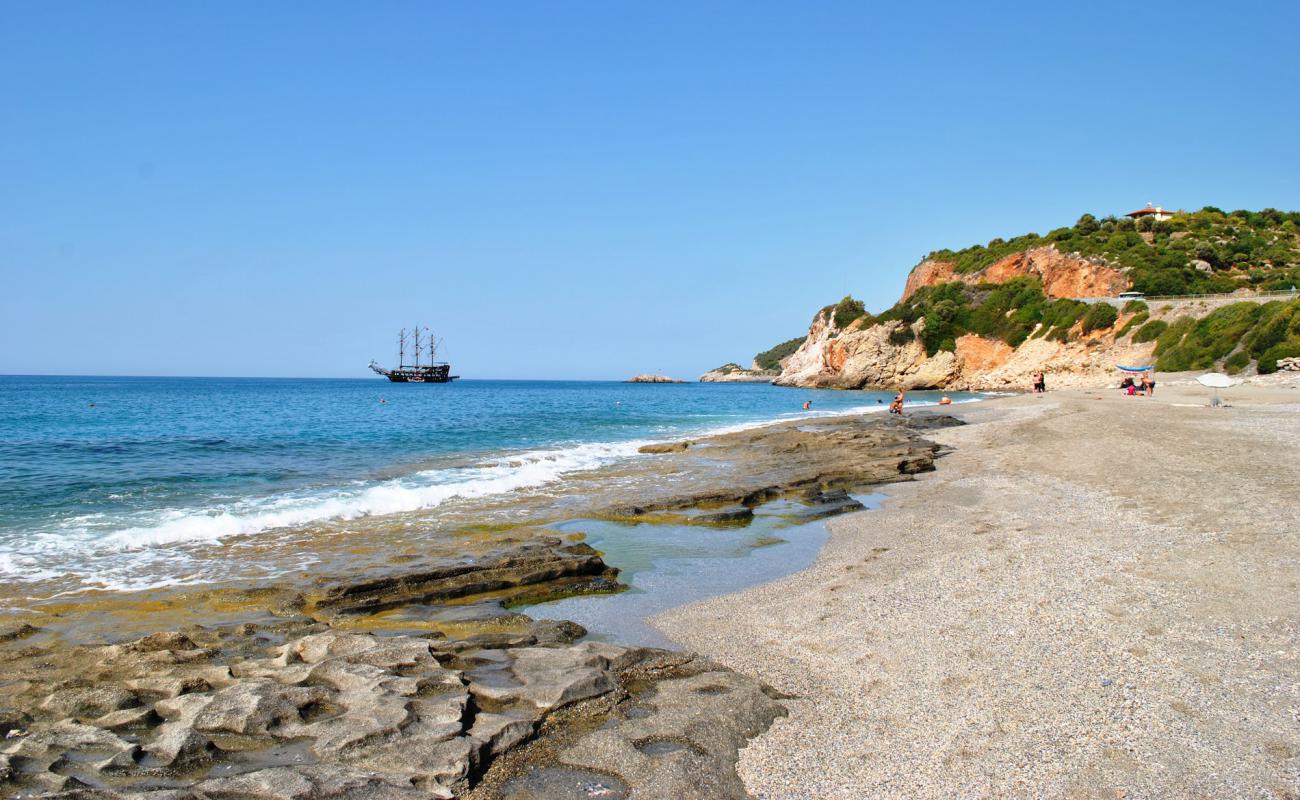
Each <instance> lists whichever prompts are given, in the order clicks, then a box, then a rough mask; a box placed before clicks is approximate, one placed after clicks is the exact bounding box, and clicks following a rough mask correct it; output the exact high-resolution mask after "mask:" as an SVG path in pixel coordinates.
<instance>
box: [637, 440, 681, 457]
mask: <svg viewBox="0 0 1300 800" xmlns="http://www.w3.org/2000/svg"><path fill="white" fill-rule="evenodd" d="M690 446H691V443H690V442H657V443H655V444H647V445H642V446H641V447H638V448H637V452H638V453H646V454H650V455H655V454H662V453H680V452H682V451H683V450H685V449H686V448H688V447H690Z"/></svg>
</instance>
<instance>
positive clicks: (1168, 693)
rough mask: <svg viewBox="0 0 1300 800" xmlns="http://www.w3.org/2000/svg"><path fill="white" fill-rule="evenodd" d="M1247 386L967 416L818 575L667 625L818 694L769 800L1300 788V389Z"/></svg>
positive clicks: (788, 736)
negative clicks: (1296, 519) (934, 458)
mask: <svg viewBox="0 0 1300 800" xmlns="http://www.w3.org/2000/svg"><path fill="white" fill-rule="evenodd" d="M1223 394H1224V395H1225V400H1227V401H1228V402H1230V403H1231V404H1232V405H1233V407H1230V408H1224V409H1210V408H1206V407H1205V405H1206V402H1207V400H1208V397H1209V393H1208V392H1207V390H1205V389H1203V388H1202V387H1187V386H1177V385H1175V386H1169V385H1167V384H1166V385H1164V388H1162V390H1161V392H1160V393H1159V395H1158V396H1157V397H1155V398H1149V399H1148V398H1130V397H1121V396H1117V394H1116V393H1115V392H1112V391H1108V390H1105V389H1093V390H1071V391H1064V392H1053V393H1049V394H1048V395H1047V396H1046V397H1043V398H1036V397H1033V396H1017V397H1008V398H1000V399H995V400H989V401H985V402H983V403H980V404H978V405H974V406H968V407H965V408H963V409H960V410H955V411H954V414H956V415H957V416H960V417H963V418H965V419H966V420H967V421H969V422H971V423H974V424H971V425H968V426H966V427H962V428H954V429H947V430H943V431H937V432H935V433H933V434H932V435H931V436H930V438H932V439H933V440H935V441H937V442H939V443H940V444H943V445H947V446H952V447H954V448H955V451H954V452H953V453H952V454H950V455H949V456H948V457H946V458H945V459H944V460H943V462H942V463H941V464H940V466H939V467H938V471H937V472H933V473H929V474H927V475H925V476H923V477H922V478H921V480H920V481H918V482H913V483H903V484H895V485H892V486H891V487H889V489H888V492H887V493H888V495H889V499H888V500H887V501H886V502H885V504H884V507H883V508H882V509H880V510H876V511H872V512H871V513H869V514H866V513H864V514H854V515H850V516H847V517H842V518H839V519H836V520H832V521H831V523H830V525H829V527H830V531H831V537H830V540H829V541H828V543H827V544H826V546H825V547H824V548H823V550H822V552H821V554H820V555H819V556H818V558H817V561H816V562H815V563H814V564H813V565H812V566H811V567H809V568H808V569H805V570H803V571H801V572H798V573H794V574H792V575H790V576H787V577H786V578H783V579H780V580H777V581H774V582H772V583H768V584H764V585H761V586H758V587H754V588H751V589H748V590H745V591H743V592H740V593H737V594H733V595H727V596H724V597H718V598H713V599H711V600H706V601H703V602H699V603H695V604H692V605H689V606H685V607H682V608H678V609H674V610H671V611H668V612H664V613H662V614H660V615H658V616H656V617H655V618H653V619H652V620H651V622H652V624H655V625H656V626H657V627H659V628H660V630H662V631H664V633H665V634H666V635H667V636H669V638H670V639H672V640H673V641H675V642H677V643H679V644H680V645H681V646H683V647H687V648H691V649H694V650H696V651H698V652H700V653H702V654H704V655H706V656H708V657H710V658H713V659H715V660H718V661H720V662H721V663H724V664H727V665H728V666H730V667H732V668H734V669H736V670H738V671H740V672H741V673H743V674H747V675H751V676H754V677H758V678H761V679H762V680H764V681H767V682H769V683H771V684H772V685H773V686H774V687H775V688H776V689H777V690H778V691H780V692H782V693H784V694H788V695H793V696H794V699H791V700H789V701H787V702H786V706H787V708H788V710H789V711H790V716H789V717H787V718H785V719H781V720H778V721H777V722H776V723H775V724H774V725H773V727H772V729H771V730H770V731H769V732H768V733H766V734H764V735H762V736H760V737H758V738H757V739H755V740H753V741H751V742H750V743H749V745H748V746H747V747H746V748H745V749H744V750H743V751H742V753H741V760H740V765H739V771H740V773H741V776H742V777H743V779H744V780H745V784H746V787H747V789H748V790H749V791H750V792H751V793H752V794H753V796H754V797H756V798H780V797H795V796H819V797H827V798H841V797H842V798H856V797H864V796H913V797H950V796H953V795H958V796H977V797H984V796H1008V795H1010V796H1022V795H1034V796H1048V797H1058V796H1083V797H1091V796H1099V797H1100V796H1105V797H1116V796H1121V797H1132V796H1166V795H1169V794H1192V795H1208V796H1216V797H1220V796H1222V797H1228V796H1258V795H1260V794H1261V793H1263V794H1267V793H1269V792H1273V793H1280V794H1279V796H1286V795H1287V793H1288V792H1290V793H1294V792H1295V790H1296V788H1297V786H1296V780H1297V779H1296V775H1297V769H1298V766H1300V749H1297V748H1296V747H1295V746H1294V741H1295V727H1294V726H1295V718H1294V709H1295V708H1296V707H1298V705H1300V697H1297V696H1296V695H1295V690H1294V681H1293V677H1294V675H1295V674H1297V672H1300V658H1298V657H1297V650H1296V645H1297V641H1298V640H1300V626H1298V625H1297V620H1296V618H1295V612H1294V609H1295V607H1296V600H1297V592H1296V586H1297V585H1300V569H1297V567H1296V561H1295V557H1296V552H1297V542H1296V538H1295V537H1296V533H1295V532H1294V530H1291V529H1290V526H1289V523H1288V520H1290V519H1292V518H1293V509H1294V507H1295V503H1297V502H1300V496H1297V490H1296V487H1295V486H1294V483H1293V481H1290V480H1288V479H1287V478H1285V477H1283V476H1286V475H1291V476H1293V475H1294V464H1295V463H1297V462H1298V460H1300V454H1298V453H1297V452H1296V449H1295V445H1294V441H1295V436H1296V435H1297V433H1300V426H1298V425H1297V422H1296V415H1295V405H1294V404H1296V403H1300V392H1297V391H1296V390H1295V389H1292V388H1270V387H1267V386H1263V387H1261V386H1246V387H1236V388H1234V389H1232V390H1226V391H1225V392H1224V393H1223ZM1278 404H1291V405H1290V407H1288V406H1287V405H1278ZM1243 443H1244V444H1246V445H1247V446H1246V447H1243V446H1242V445H1243ZM1288 597H1289V599H1288Z"/></svg>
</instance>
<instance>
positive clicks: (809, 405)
mask: <svg viewBox="0 0 1300 800" xmlns="http://www.w3.org/2000/svg"><path fill="white" fill-rule="evenodd" d="M810 408H812V401H811V400H805V401H803V410H804V411H807V410H808V409H810Z"/></svg>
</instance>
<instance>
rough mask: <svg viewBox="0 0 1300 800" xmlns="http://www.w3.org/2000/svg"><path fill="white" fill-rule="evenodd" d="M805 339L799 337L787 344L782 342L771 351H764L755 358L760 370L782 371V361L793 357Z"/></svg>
mask: <svg viewBox="0 0 1300 800" xmlns="http://www.w3.org/2000/svg"><path fill="white" fill-rule="evenodd" d="M803 340H804V337H802V336H798V337H795V338H794V339H791V340H789V341H787V342H781V343H780V344H778V345H776V346H775V347H773V348H771V349H770V350H764V351H763V352H761V353H759V354H758V355H756V356H754V361H755V362H756V363H757V364H758V368H759V369H766V370H779V369H781V360H782V359H784V358H788V357H789V356H791V355H792V354H793V353H794V351H796V350H798V349H799V345H801V344H803Z"/></svg>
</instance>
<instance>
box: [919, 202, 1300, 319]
mask: <svg viewBox="0 0 1300 800" xmlns="http://www.w3.org/2000/svg"><path fill="white" fill-rule="evenodd" d="M1144 219H1145V220H1147V222H1144V223H1143V226H1144V228H1145V230H1138V228H1137V226H1135V225H1134V223H1133V221H1132V220H1130V219H1127V218H1124V217H1106V218H1105V219H1101V220H1098V219H1097V218H1096V217H1094V216H1093V215H1091V214H1084V215H1083V216H1082V217H1080V218H1079V221H1078V222H1076V223H1075V224H1074V225H1073V226H1071V227H1068V228H1057V229H1056V230H1054V231H1051V232H1050V233H1048V234H1047V235H1045V236H1040V235H1039V234H1037V233H1027V234H1025V235H1023V236H1017V237H1015V238H1013V239H994V240H993V241H991V242H989V243H988V244H984V245H973V246H971V247H967V248H965V249H962V250H947V249H945V250H935V251H934V252H932V253H930V254H929V255H928V256H927V258H931V259H936V260H939V261H948V262H951V263H952V264H953V266H954V269H955V270H956V271H957V272H960V273H967V272H977V271H979V270H981V269H984V268H985V267H987V266H989V265H991V264H993V263H995V262H997V261H999V260H1001V259H1003V258H1006V257H1007V256H1009V255H1013V254H1015V253H1018V252H1021V251H1024V250H1027V249H1029V248H1031V247H1044V246H1048V245H1054V246H1055V247H1056V249H1057V250H1059V251H1061V252H1062V253H1077V254H1079V255H1081V256H1084V257H1091V258H1098V259H1101V260H1103V261H1105V262H1107V263H1110V264H1112V265H1114V266H1117V267H1122V268H1125V269H1127V270H1128V274H1129V277H1130V278H1131V279H1132V281H1133V289H1134V290H1136V291H1139V292H1145V293H1146V294H1149V295H1164V294H1210V293H1216V292H1231V291H1233V290H1234V289H1237V288H1240V287H1241V286H1251V287H1257V288H1262V289H1286V288H1289V287H1290V286H1293V285H1298V284H1300V241H1298V240H1297V237H1296V231H1297V228H1300V212H1296V211H1278V210H1276V209H1272V208H1266V209H1264V210H1263V211H1233V212H1231V213H1224V212H1223V211H1221V210H1219V209H1217V208H1213V207H1211V206H1207V207H1205V208H1203V209H1201V210H1200V211H1194V212H1191V213H1186V214H1176V215H1175V216H1174V217H1173V218H1172V219H1168V220H1165V221H1163V222H1155V221H1153V220H1151V218H1150V217H1145V218H1144ZM1144 233H1145V234H1147V235H1146V236H1144V235H1143V234H1144ZM1147 239H1150V240H1151V241H1149V242H1148V241H1147ZM1197 261H1200V262H1203V263H1204V264H1208V265H1209V271H1208V272H1205V271H1202V270H1201V269H1198V268H1197V264H1196V262H1197ZM1126 310H1127V309H1126Z"/></svg>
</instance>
